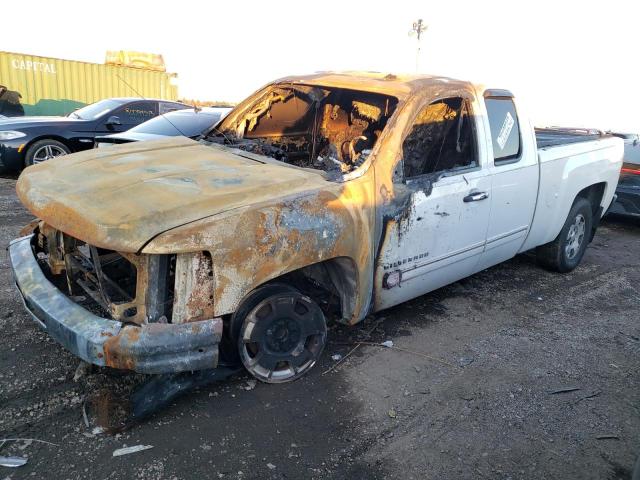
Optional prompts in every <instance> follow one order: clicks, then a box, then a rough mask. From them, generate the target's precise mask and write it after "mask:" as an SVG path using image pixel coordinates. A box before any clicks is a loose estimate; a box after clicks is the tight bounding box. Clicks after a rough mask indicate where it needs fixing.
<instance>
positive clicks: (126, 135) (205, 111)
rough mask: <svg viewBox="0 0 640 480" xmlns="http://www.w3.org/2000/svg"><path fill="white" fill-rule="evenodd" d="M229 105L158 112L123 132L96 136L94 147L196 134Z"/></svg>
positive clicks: (226, 109)
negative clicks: (156, 114) (153, 116)
mask: <svg viewBox="0 0 640 480" xmlns="http://www.w3.org/2000/svg"><path fill="white" fill-rule="evenodd" d="M230 110H231V109H230V108H210V107H204V108H185V109H183V110H176V111H174V112H169V113H165V114H164V115H159V116H157V117H155V118H152V119H151V120H147V121H146V122H144V123H141V124H140V125H138V126H136V127H133V128H132V129H130V130H127V131H126V132H122V133H113V134H111V135H104V136H102V135H101V136H98V137H96V138H95V146H96V148H102V147H110V146H112V145H116V144H120V143H130V142H140V141H144V140H157V139H159V138H164V137H178V136H180V135H182V136H185V137H189V138H197V137H199V136H200V135H202V134H203V132H205V131H206V130H209V129H210V128H211V127H212V126H214V125H215V124H216V123H218V122H219V121H220V119H221V118H223V117H224V116H225V115H226V114H227V113H229V111H230Z"/></svg>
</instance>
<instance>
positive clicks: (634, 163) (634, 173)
mask: <svg viewBox="0 0 640 480" xmlns="http://www.w3.org/2000/svg"><path fill="white" fill-rule="evenodd" d="M612 135H614V136H616V137H619V138H622V139H623V140H624V164H623V165H622V169H621V170H620V179H619V180H618V188H616V198H615V200H614V202H613V203H612V204H611V207H610V208H609V211H608V212H607V213H613V214H616V215H624V216H629V217H636V218H640V139H639V138H638V135H637V134H634V133H612Z"/></svg>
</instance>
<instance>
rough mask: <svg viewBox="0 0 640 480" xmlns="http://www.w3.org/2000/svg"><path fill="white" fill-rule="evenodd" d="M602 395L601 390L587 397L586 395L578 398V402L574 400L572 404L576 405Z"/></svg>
mask: <svg viewBox="0 0 640 480" xmlns="http://www.w3.org/2000/svg"><path fill="white" fill-rule="evenodd" d="M601 393H602V390H596V391H595V392H593V393H590V394H589V395H586V396H584V397H580V398H579V399H578V400H576V401H575V402H573V404H574V405H575V404H577V403H580V402H581V401H582V400H588V399H589V398H594V397H597V396H598V395H600V394H601Z"/></svg>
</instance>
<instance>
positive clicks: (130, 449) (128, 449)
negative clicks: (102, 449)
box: [113, 445, 153, 457]
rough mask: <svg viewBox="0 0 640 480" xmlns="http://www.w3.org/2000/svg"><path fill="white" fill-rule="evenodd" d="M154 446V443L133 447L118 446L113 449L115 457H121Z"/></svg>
mask: <svg viewBox="0 0 640 480" xmlns="http://www.w3.org/2000/svg"><path fill="white" fill-rule="evenodd" d="M150 448H153V445H134V446H133V447H124V448H118V449H117V450H114V451H113V456H114V457H120V456H122V455H129V454H130V453H137V452H142V451H143V450H149V449H150Z"/></svg>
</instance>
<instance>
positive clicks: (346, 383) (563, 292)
mask: <svg viewBox="0 0 640 480" xmlns="http://www.w3.org/2000/svg"><path fill="white" fill-rule="evenodd" d="M14 185H15V179H14V178H11V177H2V178H0V243H2V244H3V245H6V244H7V243H8V242H9V240H10V239H12V238H14V237H15V236H17V234H18V231H19V229H20V227H21V226H22V225H23V224H25V223H26V222H27V221H29V220H30V218H31V217H30V216H29V214H28V213H27V212H26V211H25V210H24V209H23V208H22V207H21V205H20V203H19V202H18V200H17V199H16V196H15V192H14ZM639 265H640V222H633V221H627V220H623V219H609V220H606V221H605V222H604V224H603V225H602V227H601V228H600V230H599V232H598V234H597V236H596V238H595V240H594V242H593V243H592V245H591V247H590V248H589V249H588V250H587V254H586V257H585V260H584V261H583V264H582V266H581V267H580V268H578V269H577V270H576V271H575V272H573V273H571V274H567V275H559V274H553V273H549V272H546V271H544V270H542V269H540V268H539V267H538V266H536V264H535V262H534V260H533V259H532V258H531V257H530V256H528V255H521V256H519V257H517V258H515V259H513V260H511V261H509V262H507V263H505V264H503V265H500V266H498V267H494V268H492V269H489V270H486V271H484V272H481V273H479V274H477V275H474V276H473V277H470V278H468V279H465V280H463V281H461V282H458V283H455V284H453V285H450V286H448V287H446V288H443V289H441V290H438V291H437V292H433V293H431V294H429V295H425V296H423V297H420V298H418V299H415V300H413V301H411V302H408V303H405V304H403V305H401V306H399V307H396V308H393V309H391V310H388V311H385V312H382V313H380V314H378V315H376V316H375V317H372V318H369V319H367V320H366V321H365V322H364V323H362V324H360V325H358V326H356V327H354V328H345V327H333V328H332V329H331V332H330V340H331V343H330V344H329V347H328V348H327V350H326V352H325V354H324V355H323V358H322V361H321V362H320V363H319V365H318V366H316V368H315V369H314V371H313V372H312V373H310V374H309V375H308V376H307V377H305V378H303V379H301V380H299V381H297V382H294V383H292V384H286V385H280V386H272V385H264V384H257V385H256V384H255V383H254V382H253V381H251V379H250V377H248V376H247V375H244V374H242V375H238V376H236V377H235V378H232V379H230V380H228V381H226V382H224V383H220V384H217V385H212V386H210V387H205V388H202V389H199V390H196V391H193V392H191V393H189V394H188V395H186V396H184V397H182V398H181V399H179V400H178V401H176V402H175V404H173V405H172V406H170V407H168V408H167V409H165V410H163V411H161V412H158V413H157V414H156V415H154V416H153V417H151V418H150V419H149V420H147V421H145V422H143V423H141V424H139V425H136V426H134V427H133V428H132V429H130V430H127V431H126V432H124V433H120V434H116V435H107V434H104V433H103V434H93V433H91V432H92V429H93V428H94V427H95V426H96V425H98V424H106V423H113V422H114V421H115V420H114V419H115V418H117V417H118V416H119V415H122V411H123V410H122V409H126V399H127V397H128V394H129V393H130V392H131V391H132V390H133V389H134V388H135V387H136V386H137V385H139V384H140V383H141V382H142V381H144V377H143V376H140V375H131V374H121V373H119V372H113V371H104V370H103V371H97V370H94V371H92V372H90V373H88V374H86V375H84V376H82V377H81V378H80V379H79V380H78V381H74V380H73V377H74V372H75V371H76V367H77V366H78V361H77V359H75V358H74V357H73V356H72V355H70V354H69V353H67V352H66V351H64V350H63V349H62V348H61V347H60V346H58V345H57V344H56V343H55V342H53V341H51V340H50V339H49V338H48V337H47V335H46V334H44V333H43V332H41V331H40V330H39V329H38V327H37V326H36V325H35V324H34V322H33V321H32V320H31V319H30V317H29V316H28V315H27V314H26V313H25V312H24V310H23V308H22V305H21V304H20V300H19V298H18V296H17V294H16V292H15V291H14V288H13V286H12V282H11V273H10V267H9V264H8V260H7V255H6V252H5V251H4V250H3V251H2V253H1V254H0V295H1V296H2V297H1V298H2V300H1V301H0V339H1V340H0V439H2V438H16V437H18V438H33V439H38V440H44V441H47V442H51V443H54V444H55V445H50V444H46V443H40V442H36V441H33V442H30V441H15V442H8V443H6V444H5V445H4V446H3V447H1V448H2V450H0V455H20V456H26V457H28V463H27V465H25V466H23V467H20V468H19V469H9V468H4V467H0V479H17V478H38V479H40V478H47V479H58V478H60V479H86V478H96V479H97V478H101V479H102V478H105V479H129V478H139V479H183V478H231V479H236V478H237V479H250V478H274V479H275V478H322V479H324V478H329V479H330V478H336V479H338V478H354V479H358V478H362V479H374V478H394V479H395V478H398V479H412V478H415V479H478V478H479V479H483V478H490V479H514V480H515V479H552V478H553V479H608V480H614V479H630V478H631V470H632V465H633V463H634V461H635V459H636V457H637V456H638V455H639V454H640V388H639V381H640V356H639V354H640V323H639V318H640V269H639V268H638V267H639ZM385 340H391V341H393V344H394V347H397V348H393V349H390V348H385V347H379V346H371V345H361V346H359V347H358V348H356V349H355V350H353V348H354V347H353V342H356V341H368V342H381V341H385ZM399 348H401V349H404V350H409V351H411V352H413V353H410V352H407V351H403V350H399ZM333 354H341V355H343V356H345V355H347V354H349V356H348V357H347V358H346V359H345V361H343V362H342V363H340V364H339V365H338V366H337V367H336V368H334V369H333V370H331V371H329V372H327V370H329V369H330V368H331V367H332V366H335V364H336V362H335V361H334V360H332V358H331V356H332V355H333ZM324 372H327V373H324ZM564 389H574V390H571V391H567V392H559V393H553V392H557V391H558V390H564ZM83 405H85V406H86V407H85V410H86V412H87V417H88V421H89V422H90V428H87V427H86V426H85V422H84V420H83V413H82V412H83ZM0 443H1V442H0ZM139 444H142V445H152V446H153V448H151V449H148V450H145V451H142V452H139V453H134V454H130V455H125V456H119V457H113V456H112V453H113V451H114V450H116V449H118V448H122V447H125V446H132V445H139Z"/></svg>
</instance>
